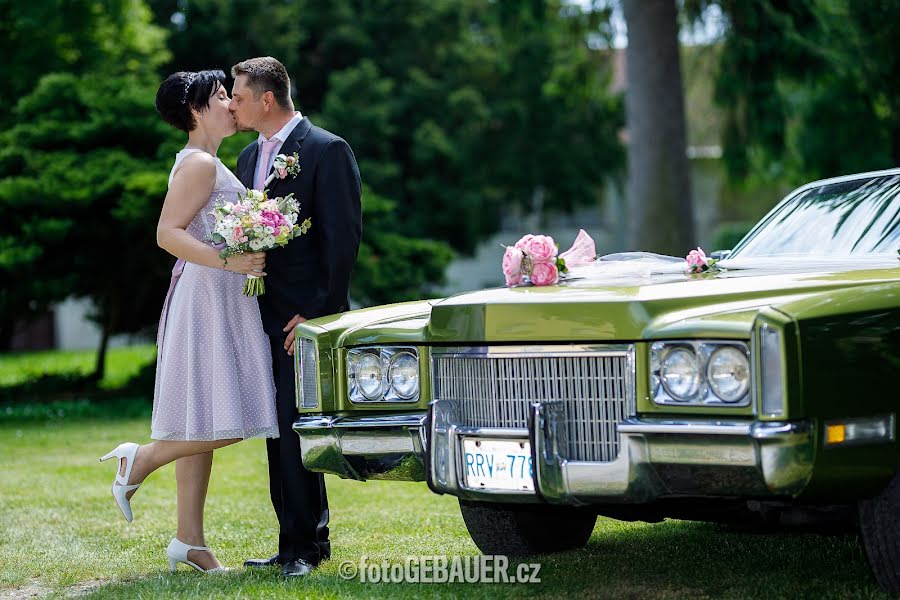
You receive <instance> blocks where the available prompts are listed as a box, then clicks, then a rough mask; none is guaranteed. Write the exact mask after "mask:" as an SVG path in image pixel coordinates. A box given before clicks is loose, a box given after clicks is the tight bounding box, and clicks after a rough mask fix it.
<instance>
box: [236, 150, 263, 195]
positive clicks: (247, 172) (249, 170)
mask: <svg viewBox="0 0 900 600" xmlns="http://www.w3.org/2000/svg"><path fill="white" fill-rule="evenodd" d="M257 158H259V143H258V142H257V141H256V140H253V146H252V147H251V148H250V154H249V155H247V161H246V162H245V163H244V168H243V169H242V170H241V172H240V173H238V179H240V180H241V183H243V184H244V187H245V188H247V189H250V188H252V187H253V174H254V173H256V159H257Z"/></svg>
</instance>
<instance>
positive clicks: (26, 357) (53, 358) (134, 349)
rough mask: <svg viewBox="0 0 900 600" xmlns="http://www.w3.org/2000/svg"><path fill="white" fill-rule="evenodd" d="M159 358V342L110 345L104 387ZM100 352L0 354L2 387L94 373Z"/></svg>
mask: <svg viewBox="0 0 900 600" xmlns="http://www.w3.org/2000/svg"><path fill="white" fill-rule="evenodd" d="M155 359H156V344H143V345H139V346H125V347H119V348H110V349H109V350H108V351H107V353H106V376H105V377H104V378H103V381H101V382H100V386H101V387H103V388H117V387H120V386H122V385H123V384H124V383H125V382H126V381H128V380H129V379H130V378H131V377H133V376H134V375H136V374H137V372H138V371H140V369H141V367H143V366H144V365H146V364H148V363H151V362H153V361H154V360H155ZM96 361H97V353H96V352H91V351H85V350H72V351H59V350H48V351H46V352H21V353H9V354H0V386H8V385H15V384H18V383H22V382H24V381H27V380H29V379H33V378H35V377H39V376H41V375H62V374H75V373H80V374H83V375H87V374H89V373H93V371H94V363H95V362H96Z"/></svg>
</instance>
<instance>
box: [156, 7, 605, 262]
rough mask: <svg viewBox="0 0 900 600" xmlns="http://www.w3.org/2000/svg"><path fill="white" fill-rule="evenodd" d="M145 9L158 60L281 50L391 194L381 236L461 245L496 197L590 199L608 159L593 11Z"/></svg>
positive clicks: (512, 201) (496, 217) (368, 171)
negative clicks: (158, 36) (156, 37)
mask: <svg viewBox="0 0 900 600" xmlns="http://www.w3.org/2000/svg"><path fill="white" fill-rule="evenodd" d="M151 4H152V6H153V8H154V12H155V14H156V15H157V22H158V23H160V24H161V25H162V24H167V26H168V27H169V31H170V35H171V40H172V41H171V46H170V47H171V48H172V49H173V59H172V61H171V62H170V63H169V65H168V68H169V69H180V68H186V67H187V68H193V67H199V66H201V65H203V66H208V65H221V66H224V67H226V68H227V67H228V66H229V65H231V64H233V63H235V62H237V61H238V60H240V59H243V58H246V57H247V56H249V55H253V54H273V55H276V56H278V57H279V58H281V59H282V61H283V62H284V63H285V65H286V66H287V67H288V69H289V71H290V72H291V73H292V74H293V77H294V81H293V83H294V85H295V87H296V94H295V98H296V100H297V101H298V102H299V105H300V109H301V110H303V112H304V113H308V114H311V115H312V118H313V120H314V121H316V122H318V123H321V124H322V125H324V126H325V127H327V128H329V129H331V130H333V131H335V132H336V133H338V134H340V135H341V136H342V137H344V138H346V139H347V140H348V141H349V142H350V144H351V145H352V146H353V148H354V151H355V153H356V155H357V157H358V160H359V163H360V169H361V172H362V175H363V179H364V181H366V182H367V183H368V184H369V185H370V186H371V187H372V189H373V191H374V192H376V193H377V194H380V195H382V196H384V197H387V198H390V199H391V200H392V201H394V202H395V203H396V206H397V210H398V211H399V212H400V214H402V215H403V218H402V219H398V220H396V221H394V222H391V223H386V224H385V226H387V227H389V228H390V229H389V230H387V231H389V232H393V233H398V234H402V235H407V236H409V235H425V236H427V237H430V238H433V239H438V240H443V241H445V242H448V243H450V244H452V245H453V246H454V247H455V248H456V249H459V250H463V251H467V250H471V249H472V248H473V247H474V246H475V244H476V243H477V241H478V240H479V239H481V238H483V237H484V236H486V235H488V234H489V233H491V232H493V231H495V230H496V229H497V228H498V226H499V225H500V221H501V217H502V214H503V212H504V211H506V210H509V208H510V207H513V206H524V207H526V208H530V207H532V206H533V205H536V204H540V205H543V206H547V207H553V208H559V209H570V208H572V207H573V206H577V205H585V204H592V203H596V202H598V198H599V197H600V189H601V186H602V184H603V181H604V178H605V177H606V175H607V174H608V173H609V172H610V171H612V170H614V169H617V168H619V167H620V166H621V164H622V158H623V157H622V151H621V148H620V146H619V144H618V142H617V141H616V131H617V130H618V129H619V128H620V127H621V125H622V122H623V111H622V106H621V101H620V100H619V99H618V98H617V97H615V96H612V95H610V94H609V93H608V92H607V88H608V82H609V78H610V66H609V64H608V63H607V60H608V57H607V55H605V54H603V53H602V52H601V51H599V50H595V49H592V47H590V46H589V45H588V40H589V37H590V36H591V35H596V33H597V32H598V31H599V30H600V28H601V26H603V25H604V24H605V23H606V21H607V19H608V15H607V13H605V12H600V11H593V10H590V11H584V10H582V9H581V8H579V7H578V6H571V5H568V4H564V3H563V2H561V0H546V1H544V0H534V1H531V2H491V1H489V0H437V1H434V0H406V1H404V2H395V1H393V0H372V1H368V2H355V1H353V0H334V1H332V2H321V3H286V4H280V3H264V2H259V1H257V2H253V1H251V0H243V1H240V2H234V3H232V2H227V1H226V0H192V1H191V2H189V3H183V4H179V3H177V2H175V1H173V0H155V1H153V2H152V3H151ZM179 6H181V7H182V8H181V9H179V8H178V7H179ZM173 15H174V16H173ZM242 15H243V17H242ZM369 231H370V232H372V230H371V229H370V230H369ZM372 233H374V232H372ZM379 233H380V232H379Z"/></svg>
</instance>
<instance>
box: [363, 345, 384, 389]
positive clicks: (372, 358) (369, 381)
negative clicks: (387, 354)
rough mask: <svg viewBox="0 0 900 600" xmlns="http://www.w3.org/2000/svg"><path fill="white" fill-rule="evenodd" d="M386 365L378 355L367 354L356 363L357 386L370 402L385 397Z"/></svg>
mask: <svg viewBox="0 0 900 600" xmlns="http://www.w3.org/2000/svg"><path fill="white" fill-rule="evenodd" d="M383 382H384V363H382V362H381V357H380V356H378V355H377V354H372V353H369V352H367V353H365V354H363V355H361V356H360V357H359V359H358V360H357V363H356V384H357V385H358V386H359V391H360V392H362V395H363V396H365V397H366V398H368V399H369V400H378V399H380V398H381V396H383V395H384V385H383Z"/></svg>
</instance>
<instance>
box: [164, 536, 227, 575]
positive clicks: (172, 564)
mask: <svg viewBox="0 0 900 600" xmlns="http://www.w3.org/2000/svg"><path fill="white" fill-rule="evenodd" d="M191 550H200V551H203V550H205V551H207V552H212V550H210V549H209V548H207V547H206V546H191V545H189V544H185V543H184V542H182V541H181V540H179V539H178V538H172V541H171V542H169V547H168V548H166V556H168V557H169V568H170V569H171V570H173V571H174V570H175V569H176V568H177V567H178V563H180V562H183V563H184V564H186V565H187V566H189V567H193V568H195V569H197V570H198V571H200V572H201V573H224V572H225V571H227V570H228V569H226V568H225V567H216V568H214V569H204V568H203V567H201V566H200V565H198V564H197V563H195V562H194V561H192V560H188V557H187V556H188V552H189V551H191Z"/></svg>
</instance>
